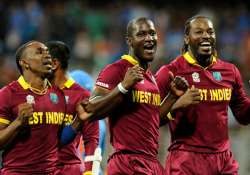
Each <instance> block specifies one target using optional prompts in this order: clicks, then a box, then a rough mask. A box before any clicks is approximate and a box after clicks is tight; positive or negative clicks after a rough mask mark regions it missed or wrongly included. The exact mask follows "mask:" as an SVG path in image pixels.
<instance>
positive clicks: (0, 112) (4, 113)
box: [0, 87, 12, 125]
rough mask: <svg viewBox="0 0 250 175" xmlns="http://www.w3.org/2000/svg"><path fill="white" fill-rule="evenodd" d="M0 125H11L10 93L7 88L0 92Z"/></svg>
mask: <svg viewBox="0 0 250 175" xmlns="http://www.w3.org/2000/svg"><path fill="white" fill-rule="evenodd" d="M0 97H1V98H0V124H7V125H9V124H10V123H11V104H10V102H11V99H12V98H11V91H10V90H9V89H8V87H4V88H2V89H1V90H0Z"/></svg>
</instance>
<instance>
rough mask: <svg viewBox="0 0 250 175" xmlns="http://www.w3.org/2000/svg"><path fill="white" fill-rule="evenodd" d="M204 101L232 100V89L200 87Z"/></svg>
mask: <svg viewBox="0 0 250 175" xmlns="http://www.w3.org/2000/svg"><path fill="white" fill-rule="evenodd" d="M199 92H200V95H201V100H202V101H207V100H209V101H230V99H231V95H232V89H230V88H223V89H199Z"/></svg>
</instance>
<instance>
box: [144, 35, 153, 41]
mask: <svg viewBox="0 0 250 175" xmlns="http://www.w3.org/2000/svg"><path fill="white" fill-rule="evenodd" d="M153 40H154V37H153V36H152V35H150V34H147V35H146V37H145V41H153Z"/></svg>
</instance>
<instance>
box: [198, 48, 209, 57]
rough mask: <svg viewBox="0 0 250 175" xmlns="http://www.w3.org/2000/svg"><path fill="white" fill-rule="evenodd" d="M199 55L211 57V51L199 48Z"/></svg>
mask: <svg viewBox="0 0 250 175" xmlns="http://www.w3.org/2000/svg"><path fill="white" fill-rule="evenodd" d="M198 53H199V55H201V56H210V55H212V53H213V52H212V49H202V48H199V51H198Z"/></svg>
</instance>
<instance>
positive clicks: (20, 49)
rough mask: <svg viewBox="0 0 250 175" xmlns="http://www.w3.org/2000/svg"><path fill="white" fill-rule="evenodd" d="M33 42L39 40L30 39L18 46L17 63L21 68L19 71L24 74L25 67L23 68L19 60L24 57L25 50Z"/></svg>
mask: <svg viewBox="0 0 250 175" xmlns="http://www.w3.org/2000/svg"><path fill="white" fill-rule="evenodd" d="M33 42H37V41H33V40H32V41H29V42H27V43H24V44H23V45H21V46H20V47H19V48H17V51H16V54H15V56H16V65H17V68H18V70H19V72H20V73H21V74H23V69H22V66H21V65H20V64H19V61H20V60H21V58H22V57H23V55H24V51H25V50H26V48H27V46H28V45H30V44H31V43H33Z"/></svg>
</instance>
